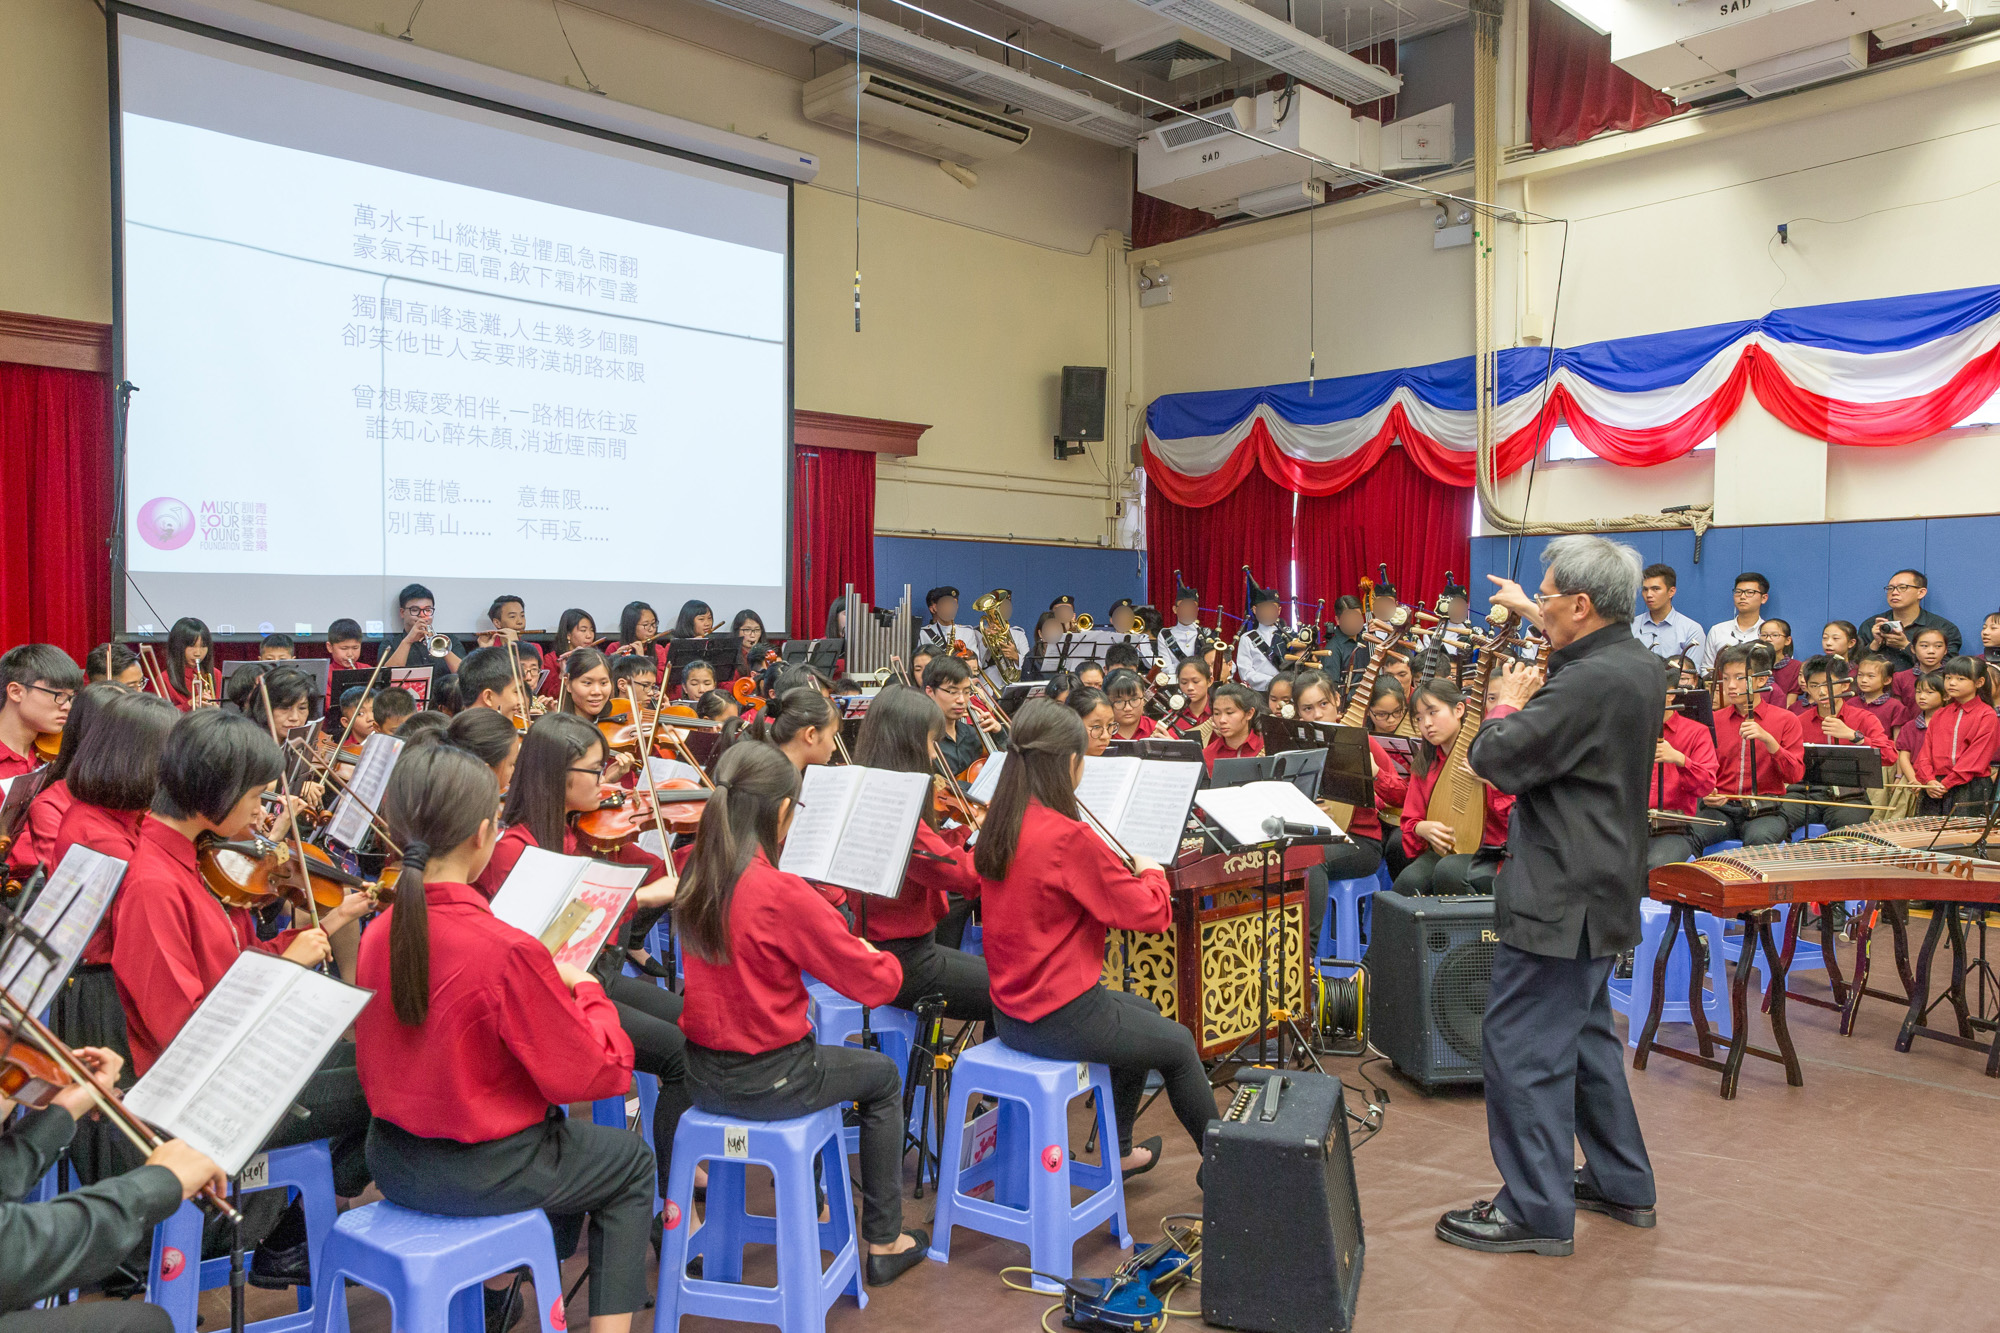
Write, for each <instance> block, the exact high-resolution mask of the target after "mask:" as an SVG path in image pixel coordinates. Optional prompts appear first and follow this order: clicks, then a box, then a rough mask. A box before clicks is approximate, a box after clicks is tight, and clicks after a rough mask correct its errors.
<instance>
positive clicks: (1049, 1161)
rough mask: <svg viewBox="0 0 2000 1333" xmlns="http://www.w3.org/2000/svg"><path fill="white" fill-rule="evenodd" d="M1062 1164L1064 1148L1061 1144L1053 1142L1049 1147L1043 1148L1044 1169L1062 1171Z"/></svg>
mask: <svg viewBox="0 0 2000 1333" xmlns="http://www.w3.org/2000/svg"><path fill="white" fill-rule="evenodd" d="M1062 1164H1063V1150H1062V1149H1061V1148H1060V1147H1059V1146H1057V1145H1056V1144H1053V1143H1051V1144H1050V1145H1049V1146H1048V1147H1046V1148H1044V1149H1042V1169H1043V1170H1045V1171H1060V1170H1062Z"/></svg>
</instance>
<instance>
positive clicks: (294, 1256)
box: [250, 1241, 312, 1291]
mask: <svg viewBox="0 0 2000 1333" xmlns="http://www.w3.org/2000/svg"><path fill="white" fill-rule="evenodd" d="M250 1285H251V1286H253V1287H262V1288H263V1289H264V1290H266V1291H284V1290H285V1289H287V1288H289V1287H310V1286H311V1285H312V1264H311V1262H310V1260H309V1259H308V1258H307V1254H306V1242H305V1241H300V1242H299V1243H298V1244H296V1245H287V1246H286V1247H285V1248H283V1249H275V1248H273V1247H272V1246H270V1245H259V1246H258V1247H257V1252H256V1253H255V1254H252V1255H251V1256H250Z"/></svg>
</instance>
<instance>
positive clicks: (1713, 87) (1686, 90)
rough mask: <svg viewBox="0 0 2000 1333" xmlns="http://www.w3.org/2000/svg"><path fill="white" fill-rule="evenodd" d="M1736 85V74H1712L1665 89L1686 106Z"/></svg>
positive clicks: (1668, 94)
mask: <svg viewBox="0 0 2000 1333" xmlns="http://www.w3.org/2000/svg"><path fill="white" fill-rule="evenodd" d="M1735 86H1736V76H1735V75H1734V74H1711V75H1709V76H1708V77H1707V78H1704V79H1695V80H1693V81H1692V82H1689V83H1682V84H1677V85H1675V86H1674V87H1672V88H1668V89H1665V90H1664V91H1665V92H1666V94H1667V96H1669V97H1671V98H1673V99H1674V100H1675V101H1676V102H1679V103H1680V104H1681V105H1683V106H1685V105H1687V104H1688V103H1689V102H1698V101H1700V100H1701V99H1702V98H1704V97H1713V96H1715V95H1716V94H1717V93H1726V92H1728V91H1729V90H1730V89H1732V88H1734V87H1735Z"/></svg>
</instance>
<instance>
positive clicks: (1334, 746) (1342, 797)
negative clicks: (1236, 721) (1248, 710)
mask: <svg viewBox="0 0 2000 1333" xmlns="http://www.w3.org/2000/svg"><path fill="white" fill-rule="evenodd" d="M1259 721H1260V723H1261V724H1262V727H1263V731H1264V748H1265V751H1266V752H1267V753H1272V754H1285V753H1288V752H1292V751H1298V750H1322V751H1324V752H1325V753H1326V764H1325V770H1324V771H1325V778H1324V780H1323V781H1322V783H1321V785H1320V787H1319V789H1318V790H1317V791H1308V792H1306V795H1307V796H1317V797H1320V798H1323V799H1325V800H1329V801H1338V802H1339V803H1341V804H1342V805H1352V806H1372V805H1374V804H1375V783H1374V780H1373V778H1372V777H1370V775H1369V772H1368V758H1369V755H1368V729H1367V728H1366V727H1346V726H1341V725H1339V724H1338V723H1331V722H1301V721H1298V720H1296V719H1293V718H1283V717H1268V716H1267V717H1264V718H1260V719H1259Z"/></svg>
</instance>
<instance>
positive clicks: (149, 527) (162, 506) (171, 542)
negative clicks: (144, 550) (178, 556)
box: [139, 495, 194, 551]
mask: <svg viewBox="0 0 2000 1333" xmlns="http://www.w3.org/2000/svg"><path fill="white" fill-rule="evenodd" d="M139 536H140V537H141V538H142V539H143V540H144V541H145V543H146V545H148V546H151V547H154V548H156V549H158V550H162V551H176V550H179V549H180V548H181V547H183V546H186V545H187V544H188V539H189V538H190V537H192V536H194V511H193V510H192V509H190V508H188V506H187V502H186V501H184V500H176V499H174V498H173V497H172V496H170V495H160V496H155V497H154V498H153V499H151V500H148V501H146V503H145V504H144V505H142V506H141V507H140V509H139Z"/></svg>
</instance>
